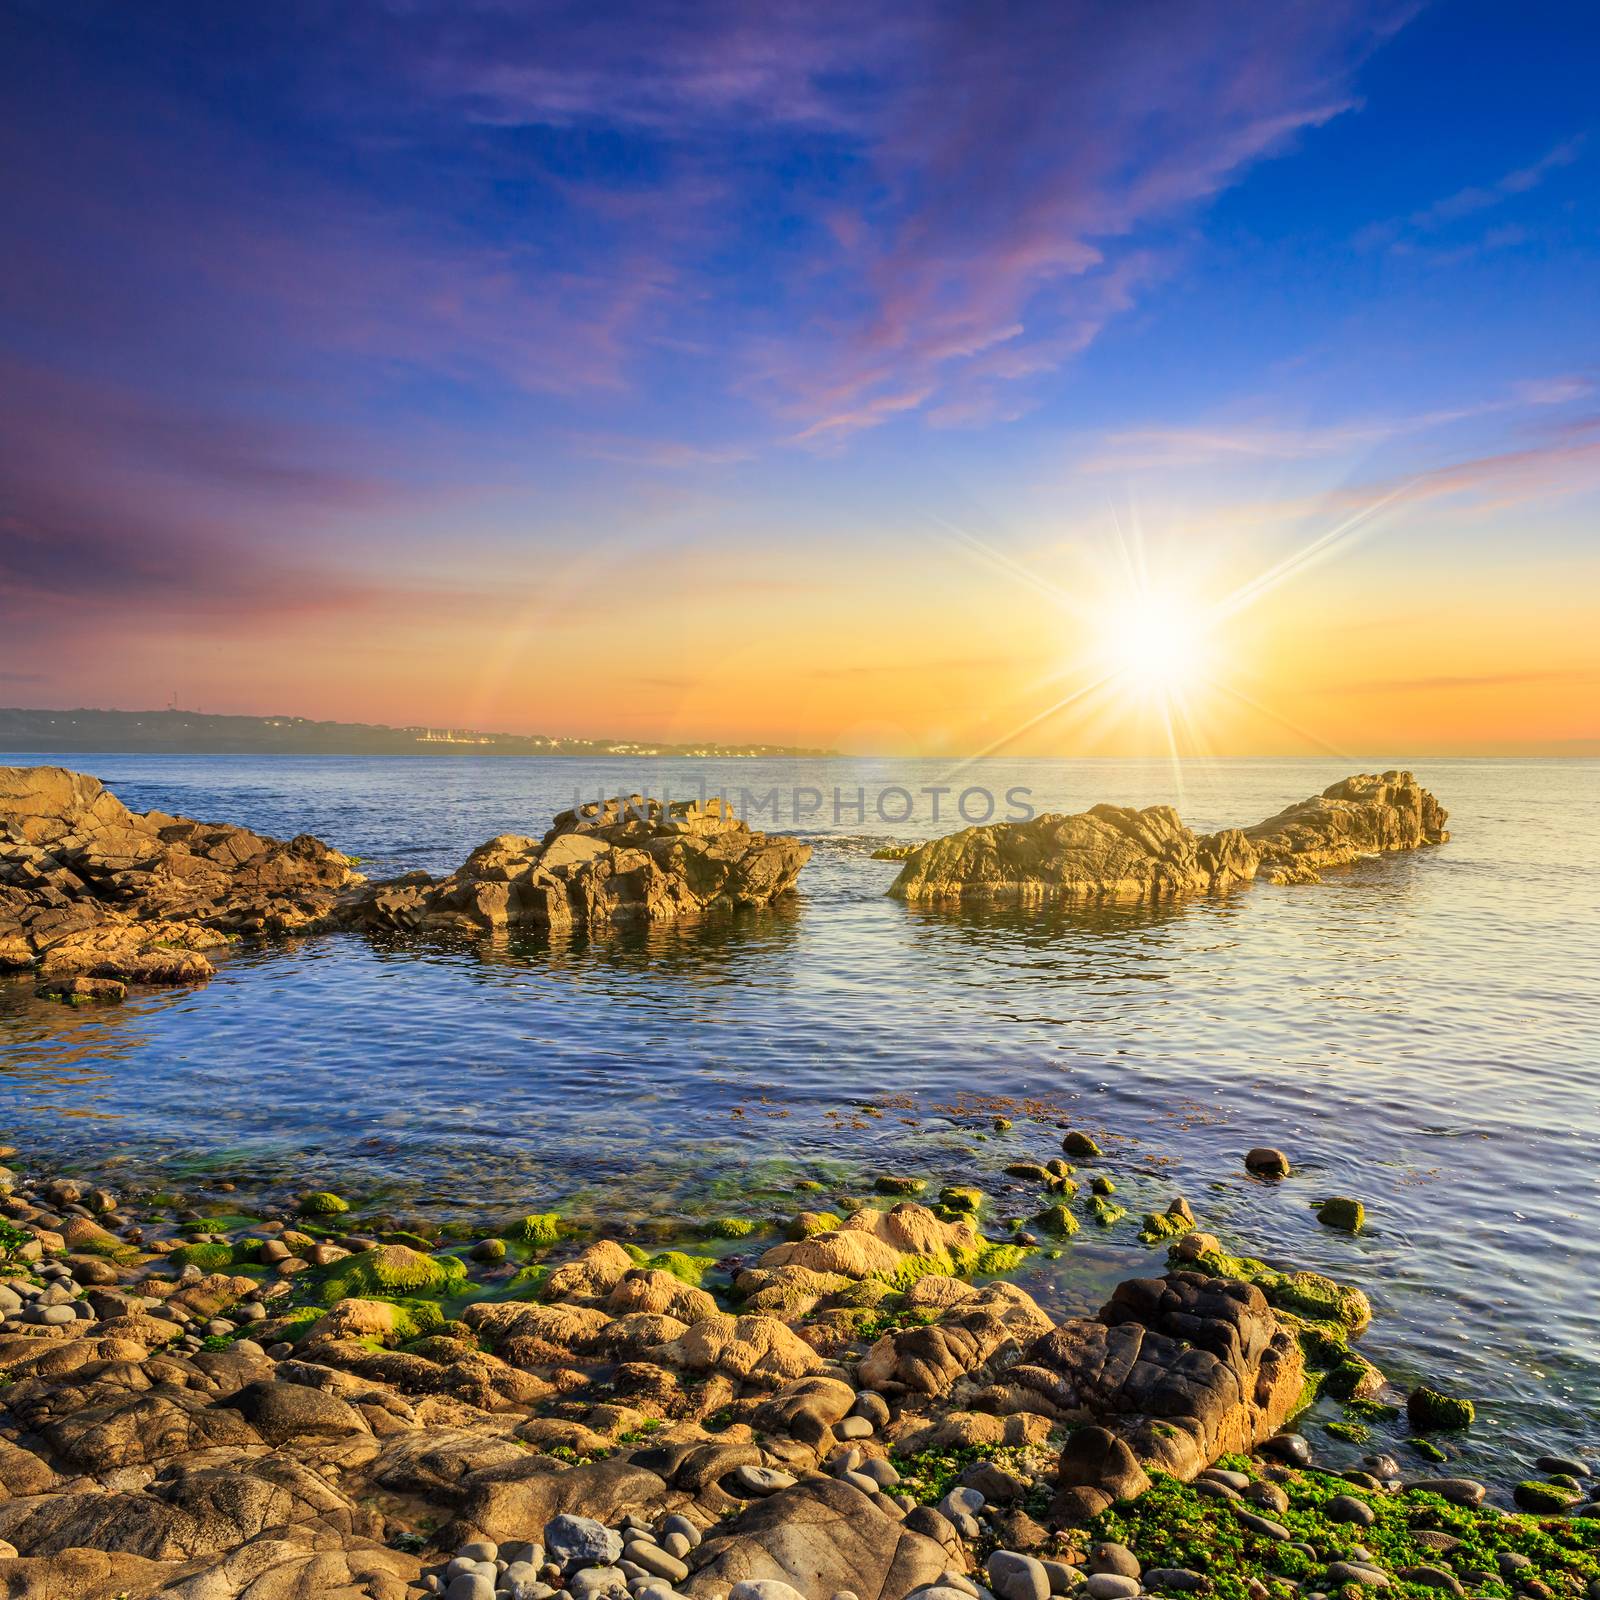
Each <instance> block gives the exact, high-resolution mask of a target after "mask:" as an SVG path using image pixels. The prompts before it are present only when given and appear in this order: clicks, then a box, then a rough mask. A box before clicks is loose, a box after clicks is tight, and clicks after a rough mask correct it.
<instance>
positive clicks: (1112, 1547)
mask: <svg viewBox="0 0 1600 1600" xmlns="http://www.w3.org/2000/svg"><path fill="white" fill-rule="evenodd" d="M1140 1570H1141V1569H1140V1566H1139V1558H1138V1557H1137V1556H1136V1555H1134V1553H1133V1551H1131V1550H1130V1549H1129V1548H1128V1547H1127V1546H1126V1545H1125V1544H1112V1543H1111V1542H1110V1541H1106V1542H1105V1543H1102V1544H1097V1545H1093V1546H1091V1547H1090V1550H1089V1571H1090V1572H1091V1573H1095V1572H1119V1573H1121V1574H1122V1576H1123V1577H1125V1578H1137V1577H1138V1576H1139V1573H1140Z"/></svg>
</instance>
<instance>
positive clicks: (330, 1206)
mask: <svg viewBox="0 0 1600 1600" xmlns="http://www.w3.org/2000/svg"><path fill="white" fill-rule="evenodd" d="M349 1209H350V1202H349V1201H348V1200H346V1199H344V1197H343V1196H341V1195H337V1194H335V1193H334V1192H333V1191H332V1190H331V1189H313V1190H312V1191H311V1193H310V1194H303V1195H301V1196H300V1206H299V1210H300V1215H301V1216H303V1217H338V1216H342V1215H343V1214H344V1213H345V1212H346V1211H348V1210H349Z"/></svg>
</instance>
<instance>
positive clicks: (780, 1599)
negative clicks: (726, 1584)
mask: <svg viewBox="0 0 1600 1600" xmlns="http://www.w3.org/2000/svg"><path fill="white" fill-rule="evenodd" d="M728 1600H806V1597H805V1596H804V1595H803V1594H801V1593H800V1591H799V1590H798V1589H796V1588H795V1587H794V1586H793V1585H792V1584H788V1583H785V1582H784V1581H783V1580H782V1579H781V1578H746V1579H745V1580H744V1581H743V1582H742V1583H736V1584H734V1586H733V1587H732V1588H731V1589H730V1590H729V1591H728Z"/></svg>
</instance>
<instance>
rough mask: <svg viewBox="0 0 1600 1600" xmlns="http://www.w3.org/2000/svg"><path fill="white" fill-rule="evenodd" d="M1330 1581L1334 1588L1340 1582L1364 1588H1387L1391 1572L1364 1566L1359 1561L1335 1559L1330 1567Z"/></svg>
mask: <svg viewBox="0 0 1600 1600" xmlns="http://www.w3.org/2000/svg"><path fill="white" fill-rule="evenodd" d="M1328 1583H1329V1585H1330V1587H1333V1588H1338V1587H1339V1585H1340V1584H1345V1583H1353V1584H1356V1585H1358V1586H1359V1587H1360V1588H1363V1589H1387V1588H1388V1587H1389V1574H1388V1573H1387V1572H1379V1571H1378V1569H1377V1568H1376V1567H1368V1566H1364V1565H1362V1564H1361V1563H1360V1562H1358V1561H1335V1562H1334V1563H1333V1564H1332V1566H1330V1567H1329V1568H1328Z"/></svg>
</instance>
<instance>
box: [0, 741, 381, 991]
mask: <svg viewBox="0 0 1600 1600" xmlns="http://www.w3.org/2000/svg"><path fill="white" fill-rule="evenodd" d="M358 881H359V879H358V878H357V876H356V874H354V873H353V872H352V871H351V868H350V862H349V861H348V859H347V858H346V857H344V856H342V855H340V854H339V852H338V851H337V850H331V849H329V848H328V846H327V845H325V844H323V843H322V841H321V840H320V839H313V838H312V837H310V836H309V835H307V834H302V835H300V836H299V837H298V838H295V839H291V840H288V841H284V840H281V839H273V838H269V837H267V836H266V835H264V834H258V833H253V832H251V831H250V829H248V828H236V827H232V826H230V825H228V824H227V823H210V822H195V821H192V820H191V819H189V818H187V817H173V816H168V815H166V813H164V812H161V811H150V812H146V813H144V814H142V815H141V814H138V813H135V812H131V811H129V810H128V808H127V807H126V806H124V805H123V803H122V802H121V801H120V800H118V799H117V797H116V796H115V795H113V794H111V793H110V792H109V791H108V790H106V789H105V788H104V787H103V786H102V785H101V783H100V781H99V780H98V779H97V778H91V777H88V776H86V775H85V774H84V773H81V772H68V771H66V770H65V769H64V768H61V767H0V968H3V967H12V968H28V967H34V966H37V967H38V968H39V969H40V973H41V978H42V980H43V987H45V988H47V989H59V990H60V991H61V992H63V993H65V994H66V995H67V996H68V997H69V998H75V999H115V998H118V995H117V991H116V987H115V986H116V984H117V983H119V982H120V983H124V984H125V983H189V982H193V981H195V980H197V979H201V978H205V977H209V976H210V974H211V972H212V971H213V968H212V965H211V963H210V961H208V960H207V959H206V957H205V956H204V955H203V954H201V952H202V951H205V950H208V949H213V948H215V947H217V946H220V945H223V944H225V943H227V942H228V941H229V940H231V939H233V938H236V937H240V936H250V935H261V934H276V933H290V932H295V931H298V930H302V929H306V928H311V927H316V926H318V925H321V924H323V923H325V922H327V921H328V919H329V918H330V916H331V914H332V912H333V909H334V905H335V903H336V901H337V899H338V897H339V895H340V893H341V892H342V891H343V890H344V889H345V888H346V887H347V886H348V885H349V884H351V883H352V882H358ZM78 976H82V977H85V978H93V979H96V980H106V982H105V983H104V984H99V985H86V984H81V983H80V984H73V983H72V982H71V980H72V979H73V978H75V977H78Z"/></svg>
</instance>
